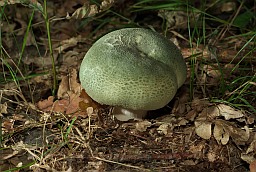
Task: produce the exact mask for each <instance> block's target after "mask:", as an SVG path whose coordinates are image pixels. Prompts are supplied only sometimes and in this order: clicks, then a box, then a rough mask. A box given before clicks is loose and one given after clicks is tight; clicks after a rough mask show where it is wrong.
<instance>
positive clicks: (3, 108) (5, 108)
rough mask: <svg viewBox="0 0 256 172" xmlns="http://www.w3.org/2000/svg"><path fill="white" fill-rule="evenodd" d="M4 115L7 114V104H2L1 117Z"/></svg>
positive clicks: (0, 106)
mask: <svg viewBox="0 0 256 172" xmlns="http://www.w3.org/2000/svg"><path fill="white" fill-rule="evenodd" d="M3 113H7V103H6V102H4V104H0V117H1V116H3Z"/></svg>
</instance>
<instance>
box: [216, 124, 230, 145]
mask: <svg viewBox="0 0 256 172" xmlns="http://www.w3.org/2000/svg"><path fill="white" fill-rule="evenodd" d="M213 136H214V138H215V139H216V140H217V142H218V143H221V144H222V145H226V144H227V143H228V141H229V132H227V131H225V128H224V127H223V126H222V125H221V124H220V122H219V123H218V122H216V123H215V126H214V129H213Z"/></svg>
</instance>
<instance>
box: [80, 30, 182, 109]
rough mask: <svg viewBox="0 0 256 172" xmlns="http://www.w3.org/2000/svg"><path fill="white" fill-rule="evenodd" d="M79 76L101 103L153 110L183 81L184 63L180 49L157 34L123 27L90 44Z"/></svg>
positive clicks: (94, 97)
mask: <svg viewBox="0 0 256 172" xmlns="http://www.w3.org/2000/svg"><path fill="white" fill-rule="evenodd" d="M79 77H80V81H81V84H82V87H83V88H84V89H85V90H86V92H87V94H88V95H89V96H90V97H91V98H92V99H94V100H95V101H97V102H99V103H101V104H107V105H112V106H121V107H124V108H129V109H134V110H155V109H159V108H161V107H163V106H165V105H166V104H167V103H168V102H170V101H171V99H172V98H173V97H174V95H175V94H176V92H177V89H178V88H179V87H180V86H181V85H182V84H183V83H184V81H185V79H186V64H185V61H184V59H183V57H182V55H181V53H180V51H179V49H178V48H177V47H176V46H175V45H174V44H173V43H172V42H170V41H169V40H167V39H166V38H164V37H163V36H161V35H160V34H158V33H156V32H154V31H151V30H147V29H142V28H126V29H120V30H116V31H113V32H110V33H108V34H106V35H105V36H103V37H101V38H100V39H99V40H97V41H96V42H95V43H94V44H93V46H92V47H91V48H90V49H89V50H88V52H87V53H86V55H85V57H84V59H83V62H82V64H81V67H80V73H79Z"/></svg>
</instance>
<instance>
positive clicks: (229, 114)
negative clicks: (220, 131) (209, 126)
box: [216, 104, 244, 120]
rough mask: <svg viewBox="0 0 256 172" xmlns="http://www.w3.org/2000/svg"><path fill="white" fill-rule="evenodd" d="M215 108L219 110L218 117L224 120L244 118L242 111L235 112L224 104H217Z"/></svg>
mask: <svg viewBox="0 0 256 172" xmlns="http://www.w3.org/2000/svg"><path fill="white" fill-rule="evenodd" d="M216 108H218V109H219V116H223V117H224V118H225V120H229V119H236V118H241V117H244V114H243V112H242V111H240V110H236V109H234V108H232V107H230V106H228V105H225V104H219V105H217V107H216Z"/></svg>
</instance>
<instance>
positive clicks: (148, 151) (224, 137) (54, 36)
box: [0, 0, 256, 172]
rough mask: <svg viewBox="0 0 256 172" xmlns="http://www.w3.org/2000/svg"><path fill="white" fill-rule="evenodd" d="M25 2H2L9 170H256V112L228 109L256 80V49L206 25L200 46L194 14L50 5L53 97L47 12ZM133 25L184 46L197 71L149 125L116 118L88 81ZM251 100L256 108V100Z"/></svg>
mask: <svg viewBox="0 0 256 172" xmlns="http://www.w3.org/2000/svg"><path fill="white" fill-rule="evenodd" d="M17 2H19V1H17ZM17 2H16V3H13V4H8V5H3V4H0V5H1V8H2V22H1V25H2V30H1V32H2V34H1V41H2V43H1V45H2V49H1V61H0V64H1V65H0V69H1V74H0V81H1V82H0V126H1V127H0V128H1V130H0V141H1V142H0V171H6V172H7V171H17V172H18V171H19V172H22V171H37V172H38V171H53V172H56V171H63V172H64V171H65V172H71V171H81V172H82V171H112V172H114V171H116V172H117V171H226V172H228V171H236V172H246V171H251V172H255V171H256V161H255V158H254V154H255V151H256V150H255V149H256V135H255V129H254V125H255V119H256V118H255V114H256V113H255V112H253V111H250V110H249V108H248V106H247V107H246V106H245V107H244V108H240V109H238V108H235V107H234V106H232V103H230V102H228V101H227V100H231V99H232V98H233V99H234V96H235V97H237V96H238V95H241V94H237V92H239V93H241V87H242V86H243V85H241V87H239V86H237V85H239V84H241V83H242V82H241V83H240V79H239V78H241V80H242V79H244V78H245V77H249V76H253V75H254V77H255V64H256V63H255V62H256V60H255V57H256V52H255V51H251V49H249V48H247V47H245V48H243V49H242V47H244V45H251V46H253V45H254V46H255V41H254V44H253V43H251V42H248V39H246V38H245V37H242V36H237V37H236V33H237V31H236V30H232V28H231V27H230V26H227V25H225V26H222V25H218V23H215V24H216V26H208V25H207V26H206V28H207V29H206V34H207V36H208V37H207V43H205V42H204V41H202V42H199V43H198V42H196V40H199V39H196V37H194V38H192V39H191V40H190V38H191V35H189V32H188V26H187V15H185V18H181V17H182V16H183V14H184V13H182V12H177V13H175V14H170V16H171V18H173V16H176V23H175V24H174V25H172V24H171V18H168V14H167V13H165V15H163V11H160V12H159V11H153V12H152V11H140V12H130V11H131V10H130V9H129V7H131V6H132V5H133V4H134V1H132V0H130V1H126V3H120V2H118V1H117V2H115V1H103V2H105V4H101V5H100V7H99V8H97V6H95V5H89V4H86V3H85V4H84V2H88V1H83V0H76V1H67V0H66V1H56V2H55V3H53V2H48V4H47V11H48V15H49V21H50V32H51V41H52V48H53V54H52V55H53V58H54V61H55V65H56V67H57V81H58V87H57V90H56V96H52V93H53V84H54V83H53V80H54V79H53V74H52V59H51V54H50V51H49V44H48V38H47V28H46V25H45V22H44V21H45V20H44V17H43V15H42V13H41V12H39V11H37V8H38V9H40V8H43V7H42V6H43V5H41V4H39V3H38V2H37V1H31V3H28V4H21V3H17ZM1 3H2V2H1ZM83 5H84V6H83ZM85 7H86V8H85ZM85 9H86V10H87V12H86V13H84V15H82V12H81V11H83V10H85ZM89 9H90V10H89ZM86 10H85V11H86ZM85 11H84V12H85ZM67 14H69V15H67ZM185 14H186V13H185ZM31 16H32V18H31ZM163 16H164V17H163ZM177 16H178V17H177ZM179 17H180V18H179ZM183 17H184V16H183ZM31 19H32V20H31ZM163 19H164V20H165V21H168V23H167V24H166V25H169V26H168V27H166V28H167V29H163V21H164V20H163ZM30 20H31V25H30V24H29V22H30ZM195 20H196V19H195ZM195 20H194V21H195ZM180 21H183V22H182V23H179V22H180ZM191 22H193V20H192V21H191ZM184 23H185V24H184ZM192 25H193V23H191V27H192ZM124 27H144V28H154V29H155V30H156V31H157V32H159V33H160V34H163V35H164V36H166V37H167V38H168V39H170V40H171V41H173V42H174V43H175V44H176V45H177V46H178V47H179V48H180V50H181V52H182V54H183V56H184V59H185V61H186V64H187V68H188V74H187V80H186V82H185V83H184V85H183V86H182V87H181V88H180V89H179V90H178V92H177V94H176V96H175V98H174V99H173V100H172V101H171V102H170V103H169V104H168V105H167V106H165V107H164V108H162V109H159V110H155V111H150V112H149V113H148V115H147V117H146V119H143V120H140V121H136V120H130V121H127V122H120V121H118V120H116V119H115V118H114V117H113V116H112V115H111V113H110V112H111V107H108V106H101V105H98V104H97V103H95V102H94V101H93V100H92V99H90V97H88V95H87V94H86V93H85V92H84V90H82V88H81V85H80V82H79V77H78V72H79V67H80V64H81V61H82V59H83V58H84V55H85V53H86V52H87V51H88V49H89V48H90V47H91V45H92V44H93V42H95V40H97V39H98V38H99V37H100V36H102V35H104V34H106V33H108V32H110V31H113V30H117V29H119V28H124ZM28 28H29V29H28ZM198 28H200V27H198ZM216 31H218V32H217V33H216ZM198 32H200V31H198ZM194 34H195V35H196V34H199V33H196V32H194ZM203 37H204V36H202V37H200V38H202V39H205V38H203ZM254 39H255V38H254ZM205 40H206V39H205ZM254 49H255V48H254ZM244 66H246V69H247V68H248V66H249V69H248V70H243V69H244V68H245V67H244ZM253 71H254V73H253ZM236 79H237V80H236ZM247 84H249V85H251V86H252V87H250V88H247V90H246V92H255V90H256V88H255V86H256V83H255V80H253V81H250V82H249V81H248V82H247ZM227 87H229V88H230V87H235V88H237V89H233V90H232V91H230V90H229V89H227ZM246 98H247V100H250V101H247V102H249V104H250V106H251V107H256V103H255V102H256V101H255V97H254V96H251V94H247V96H246ZM247 105H248V104H247Z"/></svg>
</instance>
